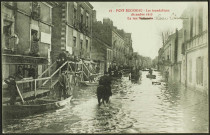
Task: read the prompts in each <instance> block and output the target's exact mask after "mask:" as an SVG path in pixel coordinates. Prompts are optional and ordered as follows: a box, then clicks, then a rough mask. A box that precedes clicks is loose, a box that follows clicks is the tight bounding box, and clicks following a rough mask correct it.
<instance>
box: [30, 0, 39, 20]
mask: <svg viewBox="0 0 210 135" xmlns="http://www.w3.org/2000/svg"><path fill="white" fill-rule="evenodd" d="M31 16H32V18H33V19H34V20H38V19H39V18H40V5H39V3H38V2H32V14H31Z"/></svg>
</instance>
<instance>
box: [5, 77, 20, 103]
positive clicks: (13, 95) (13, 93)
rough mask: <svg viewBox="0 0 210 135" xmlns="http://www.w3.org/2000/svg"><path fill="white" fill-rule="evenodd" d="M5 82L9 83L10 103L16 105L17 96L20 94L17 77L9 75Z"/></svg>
mask: <svg viewBox="0 0 210 135" xmlns="http://www.w3.org/2000/svg"><path fill="white" fill-rule="evenodd" d="M4 81H5V83H6V84H7V85H8V90H9V94H10V101H9V102H10V105H14V104H15V102H16V97H17V95H18V92H17V87H16V82H15V77H14V76H9V77H8V78H7V79H5V80H4Z"/></svg>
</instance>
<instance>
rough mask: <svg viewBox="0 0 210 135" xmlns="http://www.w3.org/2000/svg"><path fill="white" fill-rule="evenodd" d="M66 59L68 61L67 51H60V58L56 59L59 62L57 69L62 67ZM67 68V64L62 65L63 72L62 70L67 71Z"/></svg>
mask: <svg viewBox="0 0 210 135" xmlns="http://www.w3.org/2000/svg"><path fill="white" fill-rule="evenodd" d="M66 61H67V54H66V52H65V51H63V52H62V53H60V54H59V55H58V58H57V60H56V62H57V68H56V69H58V68H59V67H61V66H62V65H63V64H64V63H65V62H66ZM66 68H67V66H64V67H62V68H61V72H62V71H65V70H66Z"/></svg>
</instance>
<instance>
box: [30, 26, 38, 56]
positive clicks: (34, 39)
mask: <svg viewBox="0 0 210 135" xmlns="http://www.w3.org/2000/svg"><path fill="white" fill-rule="evenodd" d="M38 41H39V36H38V31H37V30H33V29H32V30H31V53H32V54H37V53H38V52H39V45H38Z"/></svg>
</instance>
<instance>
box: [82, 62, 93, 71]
mask: <svg viewBox="0 0 210 135" xmlns="http://www.w3.org/2000/svg"><path fill="white" fill-rule="evenodd" d="M82 63H83V65H84V66H85V68H86V69H87V70H88V72H89V73H91V72H90V70H89V69H88V67H87V66H86V65H85V64H84V62H83V61H82ZM91 74H92V73H91Z"/></svg>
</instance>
